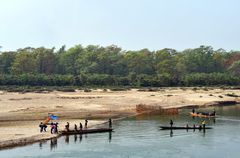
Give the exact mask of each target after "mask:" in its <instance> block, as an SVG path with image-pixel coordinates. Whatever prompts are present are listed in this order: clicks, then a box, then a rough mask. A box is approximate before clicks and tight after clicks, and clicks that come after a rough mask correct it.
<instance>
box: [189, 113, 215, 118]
mask: <svg viewBox="0 0 240 158" xmlns="http://www.w3.org/2000/svg"><path fill="white" fill-rule="evenodd" d="M190 115H191V116H193V117H202V118H216V115H211V114H208V115H206V114H203V113H196V112H195V113H192V112H190Z"/></svg>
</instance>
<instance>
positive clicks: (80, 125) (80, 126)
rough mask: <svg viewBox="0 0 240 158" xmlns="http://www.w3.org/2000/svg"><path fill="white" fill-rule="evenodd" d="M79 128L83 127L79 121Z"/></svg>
mask: <svg viewBox="0 0 240 158" xmlns="http://www.w3.org/2000/svg"><path fill="white" fill-rule="evenodd" d="M79 128H80V130H82V128H83V126H82V123H81V122H80V124H79Z"/></svg>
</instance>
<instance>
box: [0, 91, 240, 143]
mask: <svg viewBox="0 0 240 158" xmlns="http://www.w3.org/2000/svg"><path fill="white" fill-rule="evenodd" d="M229 94H230V95H231V94H234V95H235V97H233V96H230V95H229ZM236 96H240V91H239V90H233V89H225V90H223V89H213V88H208V89H206V88H205V89H204V88H202V89H199V88H198V89H196V88H184V89H181V88H162V89H160V90H158V91H138V90H137V89H132V90H128V91H103V90H93V91H92V92H83V91H77V92H57V91H56V92H50V93H25V94H21V93H8V92H4V91H2V92H0V129H1V130H0V148H2V147H6V146H13V145H19V144H24V143H27V142H35V141H38V140H42V139H49V138H51V137H54V136H55V135H51V134H50V133H49V131H48V132H47V133H42V134H40V133H39V128H38V124H39V122H41V121H43V120H44V119H45V118H46V116H47V114H48V113H54V114H55V115H58V116H59V124H60V129H63V127H64V124H65V122H67V121H68V122H71V124H74V123H76V124H79V122H80V121H81V122H83V120H81V119H85V118H88V119H89V120H90V121H89V123H90V125H92V126H93V125H95V124H99V123H102V122H104V121H106V120H107V119H108V118H109V117H111V118H121V117H126V116H129V115H134V114H137V112H136V105H139V104H143V105H149V106H160V107H162V108H180V107H184V106H192V105H193V106H203V105H211V104H213V103H214V102H217V101H237V102H239V101H240V99H239V97H236Z"/></svg>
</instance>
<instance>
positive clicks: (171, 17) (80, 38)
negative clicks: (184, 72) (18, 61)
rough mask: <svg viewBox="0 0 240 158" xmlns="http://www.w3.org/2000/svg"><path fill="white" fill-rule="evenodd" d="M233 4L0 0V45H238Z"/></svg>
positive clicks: (215, 0) (239, 14)
mask: <svg viewBox="0 0 240 158" xmlns="http://www.w3.org/2000/svg"><path fill="white" fill-rule="evenodd" d="M239 8H240V1H239V0H0V46H2V49H1V50H2V51H5V50H16V49H18V48H24V47H27V46H31V47H41V46H44V47H48V48H51V47H54V46H55V47H57V48H59V47H60V46H62V45H66V46H67V48H69V47H72V46H74V45H76V44H82V45H84V46H87V45H89V44H94V45H102V46H107V45H111V44H115V45H118V46H120V47H122V48H123V49H125V50H138V49H142V48H149V49H150V50H158V49H163V48H174V49H177V50H183V49H186V48H195V47H198V46H200V45H211V46H213V47H214V48H215V49H218V48H224V49H226V50H240V9H239Z"/></svg>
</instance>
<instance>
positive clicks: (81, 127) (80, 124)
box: [65, 119, 88, 131]
mask: <svg viewBox="0 0 240 158" xmlns="http://www.w3.org/2000/svg"><path fill="white" fill-rule="evenodd" d="M69 127H70V124H69V122H67V124H66V125H65V129H66V130H67V131H69ZM87 127H88V120H87V119H86V120H85V123H84V128H87ZM82 129H83V125H82V123H81V122H80V123H79V130H82ZM74 130H75V131H77V130H78V127H77V124H74Z"/></svg>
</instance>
